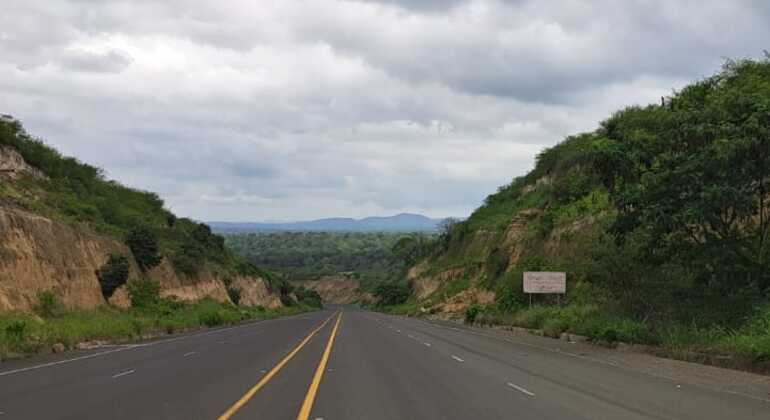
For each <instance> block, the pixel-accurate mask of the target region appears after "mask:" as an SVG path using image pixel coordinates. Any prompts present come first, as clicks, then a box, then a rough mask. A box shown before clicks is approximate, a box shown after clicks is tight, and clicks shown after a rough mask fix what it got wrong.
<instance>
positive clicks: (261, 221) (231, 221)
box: [203, 212, 460, 224]
mask: <svg viewBox="0 0 770 420" xmlns="http://www.w3.org/2000/svg"><path fill="white" fill-rule="evenodd" d="M397 216H422V217H426V218H428V219H431V220H445V219H459V218H460V217H457V216H446V217H430V216H427V215H424V214H419V213H408V212H404V213H397V214H391V215H372V216H365V217H345V216H332V217H321V218H317V219H299V220H250V219H246V220H204V221H203V222H204V223H264V224H282V223H304V222H316V221H319V220H326V219H347V220H355V221H361V220H364V219H370V218H375V217H376V218H384V219H387V218H394V217H397Z"/></svg>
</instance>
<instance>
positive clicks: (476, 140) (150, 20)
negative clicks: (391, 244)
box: [0, 0, 770, 220]
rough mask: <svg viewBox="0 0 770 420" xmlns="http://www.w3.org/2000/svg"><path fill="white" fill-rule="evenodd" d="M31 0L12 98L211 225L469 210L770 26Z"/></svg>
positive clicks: (18, 11) (7, 78) (482, 7)
mask: <svg viewBox="0 0 770 420" xmlns="http://www.w3.org/2000/svg"><path fill="white" fill-rule="evenodd" d="M9 3H10V4H9V5H4V6H6V7H5V8H4V13H3V15H2V16H0V23H2V25H0V112H2V113H10V114H13V115H14V116H16V117H19V118H20V119H22V121H24V122H25V124H26V125H27V127H28V128H29V130H30V131H31V132H32V133H33V134H35V135H39V136H41V137H43V138H45V139H47V140H48V141H49V142H51V144H52V145H54V146H55V147H57V148H59V149H60V150H62V151H63V152H65V153H67V154H73V155H76V156H78V157H79V158H80V159H82V160H84V161H87V162H90V163H93V164H96V165H99V166H102V167H104V168H105V169H106V170H107V172H108V174H109V175H110V176H111V177H115V178H117V179H119V180H120V181H121V182H124V183H126V184H128V185H132V186H135V187H139V188H142V189H149V190H154V191H158V192H159V193H160V194H161V196H162V197H163V198H164V199H166V200H167V203H168V204H169V206H170V207H171V208H173V209H174V210H176V211H178V212H179V213H180V214H181V215H185V216H192V217H195V218H198V219H204V220H206V219H208V220H212V219H220V220H227V219H233V220H249V219H251V220H255V219H301V218H313V217H324V216H366V215H371V214H388V213H396V212H400V211H419V212H424V213H427V214H429V215H432V216H447V215H455V216H463V215H467V213H468V212H470V211H471V210H472V209H473V208H474V207H476V206H478V205H479V204H480V203H481V200H483V198H484V197H485V196H486V195H488V194H489V193H491V192H494V191H495V190H496V188H497V187H498V186H499V185H502V184H505V183H507V182H510V180H511V179H512V178H513V177H514V176H517V175H521V174H523V173H524V172H525V171H526V170H527V169H528V168H529V167H531V165H532V159H533V157H534V155H535V154H536V153H537V152H538V150H540V149H541V148H542V147H546V146H549V145H552V144H554V143H555V142H557V141H559V140H561V139H562V138H563V137H564V136H565V135H567V134H571V133H575V132H577V131H582V130H590V129H593V128H594V127H596V125H597V122H598V121H599V120H600V119H602V118H605V117H607V116H608V114H609V113H610V112H611V111H613V110H615V109H617V108H618V107H620V106H623V105H625V104H629V103H641V104H644V103H648V102H653V101H656V100H657V98H658V97H659V96H660V95H662V94H665V93H667V92H669V91H670V90H671V89H672V88H677V87H681V86H682V85H683V84H684V83H686V82H687V81H689V80H693V79H697V78H699V77H702V76H705V75H708V74H710V73H712V72H713V71H715V70H716V69H717V68H718V66H719V64H720V63H721V60H722V57H744V56H758V55H760V54H761V53H762V49H763V48H765V47H766V46H764V45H761V44H762V43H763V42H764V40H765V39H769V38H770V33H768V31H770V25H768V24H767V23H768V21H770V19H768V17H769V15H768V11H769V10H768V8H767V7H766V6H764V3H762V2H755V3H752V2H748V1H747V2H697V3H687V2H684V3H683V2H662V1H660V2H633V3H629V2H624V3H623V4H618V3H617V2H612V1H609V0H607V1H598V2H594V1H591V2H574V3H570V4H568V5H564V4H560V5H555V2H539V1H537V2H536V1H531V0H529V1H528V0H519V1H493V0H468V1H450V2H439V1H406V0H404V1H397V0H381V1H379V2H378V3H380V5H381V7H372V5H371V4H367V3H371V2H361V1H330V0H305V1H288V0H275V1H270V0H264V1H260V2H253V1H251V0H229V1H228V2H225V3H222V2H213V1H212V2H189V1H187V0H168V1H163V2H161V1H123V0H121V1H117V0H115V1H98V2H96V1H65V0H56V1H50V0H45V1H43V0H24V1H22V0H10V1H9ZM85 51H100V52H102V53H100V54H94V53H84V52H85ZM115 51H120V53H116V54H117V55H113V54H112V52H115ZM73 52H74V55H73ZM129 57H130V58H129ZM50 63H53V64H56V63H58V64H59V65H48V64H50ZM126 66H129V67H126ZM121 70H123V71H121Z"/></svg>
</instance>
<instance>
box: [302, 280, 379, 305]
mask: <svg viewBox="0 0 770 420" xmlns="http://www.w3.org/2000/svg"><path fill="white" fill-rule="evenodd" d="M292 285H293V286H295V287H299V286H302V287H305V288H306V289H311V290H315V291H316V292H318V294H319V295H320V296H321V300H323V302H324V303H330V304H339V305H347V304H351V303H356V302H373V301H374V297H373V296H372V294H371V293H367V292H363V291H362V290H361V285H360V283H359V282H358V280H356V279H354V278H352V277H350V276H347V275H344V274H339V275H335V276H324V277H321V278H319V279H317V280H306V281H294V282H292Z"/></svg>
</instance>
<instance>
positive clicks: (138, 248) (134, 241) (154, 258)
mask: <svg viewBox="0 0 770 420" xmlns="http://www.w3.org/2000/svg"><path fill="white" fill-rule="evenodd" d="M126 245H128V247H129V248H131V252H132V253H133V254H134V258H135V259H136V263H137V264H139V268H141V269H142V271H147V270H149V269H151V268H153V267H155V266H157V265H158V264H160V261H161V255H160V248H159V245H158V238H157V237H156V236H155V233H153V232H152V231H151V230H150V229H148V228H146V227H142V226H140V227H135V228H134V229H132V230H131V231H130V232H128V235H127V236H126Z"/></svg>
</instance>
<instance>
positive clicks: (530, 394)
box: [508, 382, 535, 397]
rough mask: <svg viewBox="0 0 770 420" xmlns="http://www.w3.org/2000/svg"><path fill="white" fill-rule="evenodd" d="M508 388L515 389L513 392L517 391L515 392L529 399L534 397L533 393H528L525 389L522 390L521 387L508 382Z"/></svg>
mask: <svg viewBox="0 0 770 420" xmlns="http://www.w3.org/2000/svg"><path fill="white" fill-rule="evenodd" d="M508 386H509V387H511V388H513V389H515V390H517V391H519V392H521V393H524V394H527V395H529V396H530V397H534V396H535V393H533V392H530V391H528V390H526V389H524V388H522V387H520V386H518V385H516V384H512V383H510V382H508Z"/></svg>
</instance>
